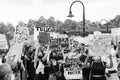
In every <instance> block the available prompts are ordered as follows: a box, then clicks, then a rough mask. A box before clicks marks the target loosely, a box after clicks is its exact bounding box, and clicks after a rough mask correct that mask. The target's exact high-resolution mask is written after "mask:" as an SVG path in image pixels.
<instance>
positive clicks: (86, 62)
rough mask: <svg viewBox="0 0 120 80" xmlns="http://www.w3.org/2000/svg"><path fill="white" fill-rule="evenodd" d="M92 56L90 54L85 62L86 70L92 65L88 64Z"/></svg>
mask: <svg viewBox="0 0 120 80" xmlns="http://www.w3.org/2000/svg"><path fill="white" fill-rule="evenodd" d="M90 57H91V56H90V55H89V54H88V55H87V58H86V59H85V61H84V68H86V67H90V64H89V63H88V60H89V59H90Z"/></svg>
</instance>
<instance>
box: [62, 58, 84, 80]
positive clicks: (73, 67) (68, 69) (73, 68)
mask: <svg viewBox="0 0 120 80" xmlns="http://www.w3.org/2000/svg"><path fill="white" fill-rule="evenodd" d="M81 67H82V64H81V62H80V61H79V60H78V59H75V58H68V59H66V62H65V66H64V76H65V78H66V79H82V70H81Z"/></svg>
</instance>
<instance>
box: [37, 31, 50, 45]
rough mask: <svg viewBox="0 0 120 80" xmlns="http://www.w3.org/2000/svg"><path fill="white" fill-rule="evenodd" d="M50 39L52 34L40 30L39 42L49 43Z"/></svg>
mask: <svg viewBox="0 0 120 80" xmlns="http://www.w3.org/2000/svg"><path fill="white" fill-rule="evenodd" d="M49 41H50V34H49V33H46V32H39V35H38V42H39V43H40V44H42V45H47V44H49Z"/></svg>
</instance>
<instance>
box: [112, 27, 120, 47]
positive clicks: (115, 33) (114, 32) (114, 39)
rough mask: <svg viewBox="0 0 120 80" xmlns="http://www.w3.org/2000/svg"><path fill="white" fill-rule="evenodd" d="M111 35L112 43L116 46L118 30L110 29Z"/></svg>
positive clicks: (118, 36)
mask: <svg viewBox="0 0 120 80" xmlns="http://www.w3.org/2000/svg"><path fill="white" fill-rule="evenodd" d="M111 35H112V37H113V43H114V44H115V45H117V44H118V43H119V42H120V28H112V29H111Z"/></svg>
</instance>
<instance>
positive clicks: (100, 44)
mask: <svg viewBox="0 0 120 80" xmlns="http://www.w3.org/2000/svg"><path fill="white" fill-rule="evenodd" d="M111 40H112V38H111V36H110V35H95V36H94V39H92V40H90V46H89V53H90V54H91V55H98V56H107V55H109V54H110V51H111Z"/></svg>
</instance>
